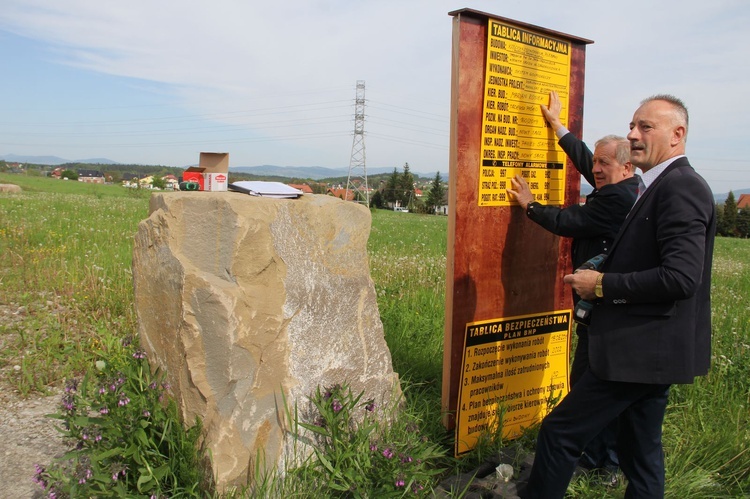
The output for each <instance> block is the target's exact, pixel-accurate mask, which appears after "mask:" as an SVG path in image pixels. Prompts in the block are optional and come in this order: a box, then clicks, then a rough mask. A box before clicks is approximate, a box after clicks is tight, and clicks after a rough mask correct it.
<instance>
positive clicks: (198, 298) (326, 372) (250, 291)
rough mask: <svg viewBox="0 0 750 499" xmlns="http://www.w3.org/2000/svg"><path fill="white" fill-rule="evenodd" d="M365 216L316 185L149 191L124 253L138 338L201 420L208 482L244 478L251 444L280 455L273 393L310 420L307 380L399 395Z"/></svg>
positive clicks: (285, 448) (383, 397) (264, 453)
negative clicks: (284, 189) (145, 213)
mask: <svg viewBox="0 0 750 499" xmlns="http://www.w3.org/2000/svg"><path fill="white" fill-rule="evenodd" d="M370 222H371V219H370V213H369V211H368V210H367V209H366V208H364V207H362V206H360V205H357V204H355V203H351V202H344V201H342V200H339V199H337V198H333V197H330V196H322V195H305V196H303V197H301V198H300V199H271V198H263V197H253V196H248V195H245V194H239V193H235V192H219V193H210V192H180V193H167V194H154V195H153V196H152V198H151V204H150V216H149V218H148V219H146V220H144V221H143V222H141V224H140V225H139V229H138V233H137V235H136V240H135V248H134V254H133V279H134V283H135V304H136V312H137V316H138V322H139V332H140V336H141V343H142V345H143V347H144V349H145V350H146V351H147V352H148V354H149V358H150V359H151V360H152V362H156V363H157V364H158V366H160V367H162V368H166V370H167V375H168V379H169V380H170V383H171V385H172V390H173V392H174V395H175V397H176V399H177V400H178V403H179V404H180V406H181V410H182V412H183V415H184V416H185V418H186V420H187V421H192V420H194V419H195V417H196V416H198V417H200V418H201V419H202V420H203V424H204V430H205V436H206V439H207V443H208V448H209V449H210V451H211V454H212V459H213V463H212V466H213V471H214V476H215V479H216V482H217V485H218V487H219V488H220V489H221V488H223V487H225V486H227V485H239V484H244V483H246V482H247V481H248V480H249V479H250V478H251V477H250V474H251V473H252V471H253V469H254V466H255V464H256V459H258V458H259V456H261V457H263V459H264V463H265V466H266V468H270V467H275V468H277V469H283V467H284V464H285V463H287V462H288V461H289V460H290V458H291V455H290V452H292V445H291V442H290V439H289V438H288V436H289V434H288V430H289V424H290V421H289V418H288V417H286V411H285V408H284V404H286V405H287V406H288V407H289V408H291V410H294V408H295V407H296V409H297V410H298V411H299V413H300V414H301V415H302V416H303V418H305V417H309V418H310V419H312V418H314V415H313V414H312V413H311V410H310V408H311V404H310V402H309V396H311V395H312V394H314V393H315V391H316V390H317V389H318V387H328V386H332V385H334V384H336V383H348V384H350V385H351V387H352V391H353V392H354V393H355V394H358V393H360V392H364V396H365V399H369V398H373V399H375V402H376V404H378V406H380V407H385V406H388V405H390V404H391V403H392V402H393V400H395V397H397V396H398V395H399V394H400V390H399V385H398V375H397V374H396V373H394V372H393V367H392V363H391V355H390V352H389V350H388V347H387V345H386V343H385V339H384V335H383V326H382V323H381V322H380V316H379V313H378V308H377V301H376V295H375V289H374V286H373V283H372V280H371V279H370V275H369V263H368V256H367V248H366V245H367V238H368V236H369V232H370ZM303 451H305V450H304V449H303ZM305 452H309V448H308V449H307V450H306V451H305Z"/></svg>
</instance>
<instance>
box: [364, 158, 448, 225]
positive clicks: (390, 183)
mask: <svg viewBox="0 0 750 499" xmlns="http://www.w3.org/2000/svg"><path fill="white" fill-rule="evenodd" d="M445 193H446V188H445V185H444V183H443V179H442V178H440V172H437V173H435V177H434V178H433V180H432V182H431V183H430V190H429V191H427V197H426V198H424V199H422V198H420V197H417V195H416V182H415V179H414V175H413V174H412V173H411V172H410V171H409V163H405V164H404V166H403V172H401V173H399V172H398V169H396V168H394V169H393V173H391V175H390V176H389V177H388V178H387V179H386V180H383V181H381V182H380V186H379V187H378V189H377V191H375V193H373V195H372V197H371V198H370V207H371V208H381V209H391V208H393V207H395V206H401V207H404V208H407V209H408V210H409V211H410V212H416V213H429V214H435V210H436V209H437V208H438V207H440V206H443V205H445V204H448V203H447V201H446V200H445V199H444V198H445Z"/></svg>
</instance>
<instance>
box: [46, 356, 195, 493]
mask: <svg viewBox="0 0 750 499" xmlns="http://www.w3.org/2000/svg"><path fill="white" fill-rule="evenodd" d="M109 353H110V354H112V356H113V357H112V358H108V359H107V362H106V365H105V367H104V369H103V370H100V369H98V368H97V367H95V366H94V365H93V364H92V365H91V368H90V371H89V372H88V373H87V374H86V376H85V377H84V378H83V380H82V381H80V382H79V383H78V384H77V385H75V384H74V383H72V382H68V383H67V385H66V386H67V387H68V388H69V389H68V390H66V393H64V394H63V397H62V403H61V406H60V411H59V412H58V414H56V415H54V417H56V418H57V419H59V420H60V421H61V425H60V426H61V430H62V431H63V433H64V436H65V437H67V439H69V440H72V441H74V442H75V444H74V447H73V448H72V449H71V450H70V451H68V452H67V453H66V454H65V455H64V456H63V457H61V458H60V460H59V461H56V462H53V463H52V464H51V465H49V466H48V467H47V468H43V467H36V468H35V471H36V473H35V475H34V478H35V479H34V481H35V483H37V484H38V485H39V486H40V487H42V488H44V489H45V492H46V493H47V494H48V496H49V497H58V498H60V499H63V498H69V497H147V496H144V494H153V495H154V496H155V497H187V498H190V497H193V498H198V497H201V496H200V494H201V491H200V490H199V487H198V484H200V483H201V482H202V481H203V480H204V476H203V472H202V471H201V468H200V466H199V465H198V463H199V461H200V460H201V459H203V455H202V454H201V452H200V451H199V450H198V449H199V447H198V445H197V442H198V439H199V436H200V433H201V430H200V424H199V422H198V421H196V424H195V425H193V427H192V428H189V429H185V427H184V426H183V424H182V421H181V419H180V416H179V410H178V409H177V406H176V404H175V403H174V401H172V400H167V401H166V402H161V401H160V398H161V397H162V395H163V393H162V391H161V390H159V389H158V387H160V386H164V385H166V383H165V382H163V374H161V373H159V372H156V373H154V372H152V370H151V367H150V366H149V364H148V360H147V359H145V358H143V356H142V355H134V353H135V351H134V350H133V349H130V350H121V351H117V350H116V349H115V350H114V351H110V352H109ZM113 408H114V410H113ZM144 418H149V419H148V421H146V420H144ZM156 470H158V474H157V471H156ZM131 475H132V476H131Z"/></svg>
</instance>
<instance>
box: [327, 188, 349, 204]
mask: <svg viewBox="0 0 750 499" xmlns="http://www.w3.org/2000/svg"><path fill="white" fill-rule="evenodd" d="M326 194H328V195H329V196H333V197H336V198H339V199H344V200H345V201H354V191H353V190H351V189H350V190H349V191H347V190H346V189H341V188H334V187H330V188H329V189H328V190H327V191H326Z"/></svg>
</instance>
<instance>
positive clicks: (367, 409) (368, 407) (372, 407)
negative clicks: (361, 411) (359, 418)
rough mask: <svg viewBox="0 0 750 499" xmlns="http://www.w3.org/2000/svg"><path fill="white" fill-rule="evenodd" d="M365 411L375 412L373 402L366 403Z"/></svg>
mask: <svg viewBox="0 0 750 499" xmlns="http://www.w3.org/2000/svg"><path fill="white" fill-rule="evenodd" d="M365 410H366V411H367V412H372V411H374V410H375V401H374V400H370V401H369V402H367V404H366V405H365Z"/></svg>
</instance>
